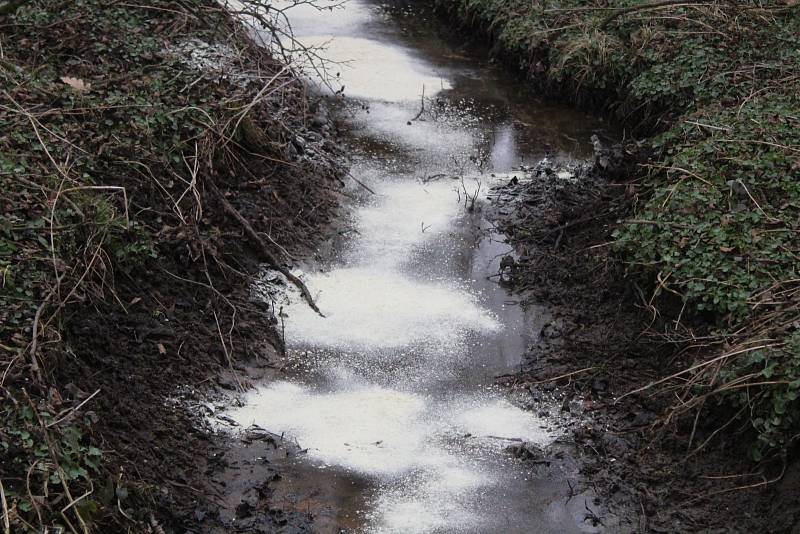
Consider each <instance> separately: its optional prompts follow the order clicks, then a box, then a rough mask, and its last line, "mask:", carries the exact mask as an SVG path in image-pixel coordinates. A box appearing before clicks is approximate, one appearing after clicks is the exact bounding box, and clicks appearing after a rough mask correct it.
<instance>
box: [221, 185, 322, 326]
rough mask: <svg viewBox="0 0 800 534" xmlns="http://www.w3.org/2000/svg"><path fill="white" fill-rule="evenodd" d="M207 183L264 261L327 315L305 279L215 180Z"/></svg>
mask: <svg viewBox="0 0 800 534" xmlns="http://www.w3.org/2000/svg"><path fill="white" fill-rule="evenodd" d="M206 184H208V187H209V189H211V191H212V192H213V193H214V195H215V196H216V197H217V198H218V199H219V201H220V202H221V203H222V207H223V208H224V209H225V211H227V212H228V213H229V214H230V215H231V216H232V217H233V218H234V219H236V220H237V221H238V222H239V224H240V225H242V228H244V233H245V234H246V235H247V237H249V238H250V241H252V242H253V244H254V245H255V246H256V248H257V249H258V252H259V254H260V255H261V257H262V258H263V259H264V261H266V262H267V263H268V264H269V265H270V267H272V268H273V269H275V270H276V271H278V272H279V273H281V274H282V275H283V276H285V277H286V279H287V280H289V282H291V283H292V284H293V285H294V286H295V287H296V288H297V289H299V290H300V293H301V294H302V295H303V298H304V299H305V301H306V302H307V303H308V305H309V306H310V307H311V309H312V310H314V311H315V312H317V313H318V314H319V316H320V317H325V315H323V313H322V312H321V311H320V310H319V308H318V307H317V305H316V303H315V302H314V298H313V297H312V296H311V292H310V291H309V290H308V288H307V287H306V285H305V284H304V283H303V281H302V280H300V279H299V278H298V277H296V276H295V275H293V274H292V273H291V271H289V269H287V268H286V267H284V266H283V265H281V264H280V262H279V261H278V259H277V258H276V257H275V256H274V255H273V254H272V252H270V250H269V248H268V247H267V244H266V243H265V242H264V240H263V239H262V238H261V236H260V235H258V233H257V232H256V231H255V230H254V229H253V227H252V225H251V224H250V223H249V222H248V221H247V219H245V218H244V217H243V216H242V214H241V213H239V210H237V209H236V208H234V207H233V205H232V204H231V203H230V202H228V200H227V199H226V198H225V197H224V196H223V195H222V192H220V190H219V188H218V187H217V184H215V183H214V182H213V180H211V179H210V178H209V179H207V180H206Z"/></svg>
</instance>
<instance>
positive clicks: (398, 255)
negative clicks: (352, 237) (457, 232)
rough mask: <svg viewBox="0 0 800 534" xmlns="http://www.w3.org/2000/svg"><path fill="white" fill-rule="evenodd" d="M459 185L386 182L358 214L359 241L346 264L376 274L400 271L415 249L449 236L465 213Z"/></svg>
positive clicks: (378, 186) (443, 182) (446, 182)
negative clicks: (376, 272) (358, 266)
mask: <svg viewBox="0 0 800 534" xmlns="http://www.w3.org/2000/svg"><path fill="white" fill-rule="evenodd" d="M454 188H455V184H454V183H451V182H450V181H442V182H433V183H429V184H426V185H422V184H415V183H413V182H409V181H408V180H405V181H396V182H383V183H381V184H378V185H377V186H376V187H375V191H376V193H377V195H378V198H377V199H376V200H375V202H374V203H373V204H371V205H369V206H366V207H363V208H361V209H359V210H358V212H357V213H356V219H357V223H358V230H359V237H358V239H357V240H356V241H355V246H354V247H353V248H352V252H351V253H350V254H348V255H347V256H346V258H345V260H346V261H347V262H348V263H351V264H361V265H368V266H370V268H372V269H375V270H387V269H396V268H398V267H399V266H400V264H401V263H402V262H404V261H406V260H407V259H408V256H409V252H410V251H411V250H412V248H413V247H420V246H424V245H425V244H426V243H427V242H430V241H432V240H433V239H435V238H436V237H439V236H441V235H443V234H445V233H447V232H448V231H449V230H450V229H451V227H452V225H453V223H454V221H455V220H456V218H457V217H458V215H459V212H460V210H461V209H463V208H462V207H461V206H460V205H459V204H458V195H457V193H456V192H455V189H454Z"/></svg>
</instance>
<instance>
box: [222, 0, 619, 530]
mask: <svg viewBox="0 0 800 534" xmlns="http://www.w3.org/2000/svg"><path fill="white" fill-rule="evenodd" d="M289 15H290V20H291V23H292V26H293V30H294V32H295V35H296V36H297V38H298V39H299V40H300V41H302V42H303V43H304V44H305V45H308V46H320V47H322V48H324V50H322V52H321V53H322V55H324V56H325V57H326V58H328V59H329V60H331V61H332V62H333V63H332V64H330V65H328V69H327V71H328V72H329V73H331V75H332V77H331V78H328V79H327V80H326V82H327V83H328V85H329V86H330V88H331V89H333V90H334V91H337V92H339V93H340V95H342V96H337V97H333V96H331V97H330V99H331V100H332V101H335V102H336V107H337V109H338V111H337V112H338V113H339V114H340V116H341V117H342V118H343V120H344V121H345V122H346V123H347V124H348V126H349V128H350V130H351V138H350V139H349V144H350V146H351V148H352V153H353V166H352V169H351V173H352V175H353V176H354V177H355V178H356V179H357V180H358V181H359V182H360V183H362V184H363V185H364V186H365V187H359V186H357V185H353V186H352V187H353V190H352V193H353V194H354V196H355V197H356V198H357V200H355V201H354V205H353V207H352V208H353V209H352V218H351V220H350V221H349V223H348V231H347V232H344V234H343V235H345V237H344V238H342V239H339V240H337V243H336V246H334V247H332V248H331V250H330V251H329V252H327V253H326V257H325V258H323V261H321V262H320V263H319V264H318V265H315V266H311V267H310V268H308V269H307V270H306V271H307V272H306V273H305V275H304V276H305V281H306V283H307V285H308V286H309V288H310V289H311V291H312V293H313V294H314V296H315V298H316V300H317V303H318V305H319V306H320V308H321V310H322V312H323V313H324V314H325V317H324V318H323V317H320V316H319V315H317V314H316V313H314V312H313V311H312V310H311V309H310V308H309V307H308V306H307V305H306V304H305V303H304V302H303V301H302V300H301V299H299V298H297V296H294V295H293V294H292V293H291V292H289V293H287V294H285V295H283V296H282V295H278V296H277V298H278V299H279V300H280V303H279V304H278V306H279V307H282V310H283V313H282V314H281V315H282V319H283V322H284V333H285V338H286V343H287V349H288V356H287V362H286V367H285V369H284V371H283V372H282V374H281V376H280V378H279V379H277V380H274V381H271V382H269V383H265V384H263V385H262V386H261V387H259V388H258V389H257V390H256V391H254V392H252V393H251V394H249V395H248V396H247V397H245V398H244V406H242V407H241V408H238V409H235V410H233V411H231V412H230V413H229V416H230V417H231V418H232V419H233V420H235V421H236V422H237V423H239V424H240V425H242V426H244V427H246V426H249V425H252V424H255V425H258V426H259V427H261V428H264V429H267V430H269V431H270V432H273V433H275V434H278V435H283V436H286V437H288V438H289V439H291V440H294V441H295V442H296V443H297V444H298V445H299V447H300V448H301V449H302V450H303V451H304V454H302V455H298V456H295V457H293V458H292V459H290V460H286V462H287V463H289V464H291V465H289V466H288V468H287V473H288V475H287V476H286V477H285V478H286V480H285V481H284V485H285V487H286V489H285V490H284V491H285V494H287V495H290V494H297V495H302V494H305V495H307V496H308V495H313V496H314V498H313V499H304V502H305V505H306V506H307V507H308V509H307V511H310V512H312V513H313V514H314V515H315V517H316V518H317V519H318V521H317V523H316V525H317V529H318V530H319V531H326V532H327V531H329V532H338V531H341V530H347V531H366V532H592V531H596V530H597V528H598V527H597V526H593V525H591V524H589V523H587V522H586V521H585V517H586V514H585V512H586V509H585V501H584V500H583V499H573V498H571V497H570V496H572V488H571V487H570V486H569V484H568V483H567V482H566V478H567V477H568V476H569V473H561V472H555V473H547V474H542V472H541V470H536V471H534V470H532V469H531V468H530V467H529V466H526V465H525V464H523V463H521V462H519V461H518V460H516V459H515V458H513V457H512V456H511V455H510V454H509V453H508V452H507V451H506V449H507V447H508V446H509V445H510V444H515V443H520V442H526V443H533V444H536V445H538V446H541V447H546V446H548V445H551V444H553V443H554V442H556V441H557V440H558V439H559V438H560V436H561V432H560V428H561V422H560V421H559V420H558V419H557V418H552V417H551V416H540V415H539V413H544V412H541V411H532V410H529V409H526V408H529V407H530V406H527V404H528V403H529V402H530V401H529V400H528V399H526V398H525V397H518V396H514V395H511V394H509V393H508V392H506V391H504V390H502V389H499V388H497V387H495V386H494V378H495V376H497V375H499V374H504V373H508V372H513V371H514V370H516V369H517V368H518V367H519V365H520V359H521V356H522V354H523V352H524V351H525V349H526V347H527V346H528V345H530V344H531V342H532V341H533V340H532V339H531V337H530V336H531V335H535V333H536V332H539V331H540V330H541V326H542V324H543V323H544V322H545V321H546V319H547V309H546V308H545V307H527V308H523V307H522V306H521V305H520V304H519V302H518V297H515V296H512V295H510V294H509V293H508V292H507V291H506V290H505V289H504V288H503V287H502V286H501V285H500V284H499V283H498V276H497V275H498V272H499V271H500V264H501V262H502V261H503V258H505V257H506V256H507V255H513V252H512V251H511V249H510V247H509V246H508V245H506V244H505V243H504V239H503V237H502V236H501V235H498V234H497V233H496V232H495V231H494V230H493V228H492V224H491V222H490V221H489V220H488V219H487V217H485V216H484V213H485V207H486V204H487V200H486V194H487V192H489V191H490V189H491V187H492V186H494V185H499V184H502V183H506V182H507V181H508V180H509V179H511V178H512V176H515V175H517V174H520V173H519V172H518V171H517V169H518V168H519V167H520V166H522V165H530V164H533V163H536V162H537V161H539V160H540V159H541V158H543V157H549V158H551V159H554V160H559V159H560V160H571V159H575V158H584V157H588V156H589V155H590V154H591V145H590V143H589V141H588V140H589V137H590V136H591V135H592V133H596V132H602V130H603V129H604V125H603V124H602V123H601V122H600V121H598V120H597V119H594V118H592V117H588V116H585V115H583V114H581V113H579V112H576V111H574V110H572V109H569V108H563V107H560V106H556V105H553V104H552V103H542V102H538V101H537V100H536V98H535V95H531V94H530V93H529V92H528V91H526V89H525V88H524V87H523V85H522V84H521V83H519V82H517V81H515V80H513V79H509V77H508V75H507V73H504V72H503V71H502V70H501V69H499V68H496V67H495V66H494V65H492V64H491V63H490V62H489V61H488V60H487V58H486V57H484V55H483V54H482V52H481V51H480V50H479V49H477V48H471V47H461V46H459V45H458V43H457V42H454V41H450V40H448V39H446V38H443V37H442V36H441V35H440V34H439V32H437V28H436V25H435V24H434V23H433V22H432V21H429V20H426V17H429V15H428V14H427V13H426V12H425V10H424V9H419V8H415V7H413V4H406V3H398V2H394V3H388V4H387V3H380V4H379V3H373V2H368V1H366V0H351V1H349V2H347V3H346V4H344V5H343V6H340V7H336V8H335V9H330V10H319V9H316V8H315V7H313V6H310V5H299V6H296V7H294V8H293V9H292V10H291V11H290V12H289ZM342 87H343V90H342ZM320 90H321V91H323V92H324V91H327V90H328V88H326V87H324V86H321V87H320ZM520 176H521V174H520ZM565 179H567V178H565ZM367 190H369V192H367ZM271 276H273V275H272V274H269V273H268V274H267V275H266V279H270V277H271ZM281 299H285V300H281Z"/></svg>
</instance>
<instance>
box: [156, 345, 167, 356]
mask: <svg viewBox="0 0 800 534" xmlns="http://www.w3.org/2000/svg"><path fill="white" fill-rule="evenodd" d="M158 353H159V354H166V353H167V349H165V348H164V345H162V344H161V343H159V344H158Z"/></svg>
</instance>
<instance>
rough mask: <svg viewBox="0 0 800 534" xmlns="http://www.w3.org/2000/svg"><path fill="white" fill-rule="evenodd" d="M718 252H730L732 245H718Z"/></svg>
mask: <svg viewBox="0 0 800 534" xmlns="http://www.w3.org/2000/svg"><path fill="white" fill-rule="evenodd" d="M719 250H720V252H730V251H732V250H733V247H719Z"/></svg>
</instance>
